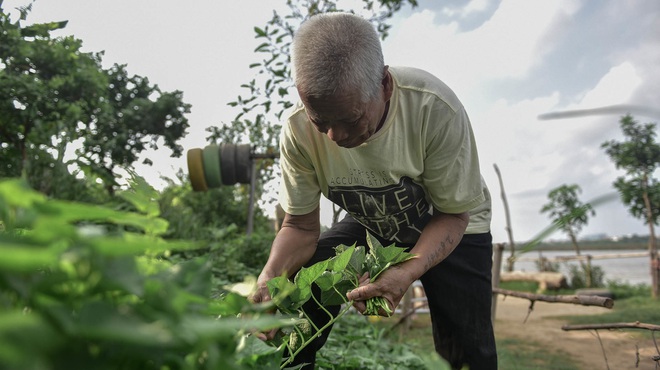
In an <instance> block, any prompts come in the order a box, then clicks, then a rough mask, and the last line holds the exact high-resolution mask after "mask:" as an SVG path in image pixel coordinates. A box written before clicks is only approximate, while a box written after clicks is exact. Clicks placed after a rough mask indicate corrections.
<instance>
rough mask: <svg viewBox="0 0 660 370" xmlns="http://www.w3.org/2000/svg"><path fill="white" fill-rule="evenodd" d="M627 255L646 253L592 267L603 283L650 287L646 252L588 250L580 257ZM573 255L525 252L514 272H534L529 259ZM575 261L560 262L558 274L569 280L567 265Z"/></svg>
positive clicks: (602, 261) (595, 262) (599, 262)
mask: <svg viewBox="0 0 660 370" xmlns="http://www.w3.org/2000/svg"><path fill="white" fill-rule="evenodd" d="M629 253H647V254H646V255H645V256H643V257H628V258H615V259H592V260H591V264H592V266H600V268H601V269H603V272H604V274H605V276H604V281H605V282H606V283H607V282H608V281H610V280H612V281H616V282H619V283H628V284H631V285H637V284H646V285H651V272H650V267H649V257H648V251H647V250H588V251H583V252H582V255H591V256H603V255H608V254H629ZM574 255H575V253H571V251H543V252H536V251H532V252H527V253H525V254H523V255H521V256H520V257H521V260H519V261H516V262H515V264H514V269H515V270H516V271H526V272H536V271H538V268H537V267H536V263H535V262H534V261H529V259H536V258H539V256H543V257H545V258H548V259H550V260H552V259H553V258H555V257H568V256H574ZM507 257H508V251H506V250H505V251H504V254H503V255H502V258H503V259H504V262H503V263H502V268H503V269H505V268H506V262H505V261H506V259H507ZM578 263H579V262H578V261H577V260H572V261H568V262H560V272H562V273H564V274H565V275H566V277H567V278H569V279H570V274H569V269H568V266H567V264H573V265H577V264H578Z"/></svg>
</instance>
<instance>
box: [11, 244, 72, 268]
mask: <svg viewBox="0 0 660 370" xmlns="http://www.w3.org/2000/svg"><path fill="white" fill-rule="evenodd" d="M59 253H60V250H59V248H34V247H28V246H26V245H20V244H8V243H2V244H0V254H1V255H2V258H0V271H12V272H33V271H35V270H36V269H38V268H43V267H47V266H53V265H55V264H57V262H58V261H59Z"/></svg>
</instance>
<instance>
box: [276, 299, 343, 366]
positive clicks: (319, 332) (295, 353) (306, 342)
mask: <svg viewBox="0 0 660 370" xmlns="http://www.w3.org/2000/svg"><path fill="white" fill-rule="evenodd" d="M312 297H314V296H313V295H312ZM314 301H316V303H319V302H318V300H317V299H316V298H314ZM352 305H353V301H348V302H346V307H344V309H342V310H341V311H339V313H338V314H337V316H334V317H333V316H332V314H330V312H328V311H327V310H326V309H325V308H323V306H321V305H320V304H319V306H320V307H322V308H323V310H324V311H325V312H326V313H327V314H328V315H330V317H332V318H331V319H330V321H328V323H327V324H325V325H323V327H322V328H321V329H320V330H317V331H316V333H314V335H312V336H311V337H310V338H309V339H307V340H306V341H305V342H304V343H303V344H302V345H301V346H300V347H298V349H297V350H296V351H295V352H294V353H293V354H292V355H291V356H290V357H289V358H288V359H287V360H286V361H285V362H284V363H282V365H281V366H280V369H284V367H285V366H286V365H288V364H290V363H291V362H292V361H293V359H294V358H295V357H296V355H298V354H299V353H300V351H302V350H303V348H305V347H307V346H308V345H309V344H310V343H312V341H313V340H314V339H315V338H316V337H318V336H319V335H321V332H322V331H324V330H325V329H327V328H329V327H330V326H332V325H333V324H334V323H335V322H336V321H337V320H339V319H340V318H341V317H342V316H344V315H345V314H346V312H348V311H349V310H350V309H351V306H352ZM308 320H309V319H308ZM310 323H311V321H310ZM312 325H314V324H313V323H312ZM314 328H316V326H314Z"/></svg>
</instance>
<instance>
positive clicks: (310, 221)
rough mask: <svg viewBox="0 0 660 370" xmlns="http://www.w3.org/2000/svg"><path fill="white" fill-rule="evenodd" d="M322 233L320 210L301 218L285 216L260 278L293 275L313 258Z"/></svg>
mask: <svg viewBox="0 0 660 370" xmlns="http://www.w3.org/2000/svg"><path fill="white" fill-rule="evenodd" d="M320 232H321V225H320V220H319V209H318V208H316V209H315V210H314V211H312V212H310V213H308V214H306V215H300V216H292V215H289V214H287V215H285V217H284V222H283V223H282V228H281V229H280V231H279V232H278V233H277V235H276V236H275V240H274V241H273V245H272V247H271V250H270V256H269V257H268V262H266V266H264V268H263V270H262V272H261V275H260V278H274V277H276V276H280V275H282V274H284V273H286V274H287V275H291V274H293V273H295V272H296V271H298V270H299V269H300V268H301V267H302V266H303V265H304V264H305V263H306V262H307V261H309V260H310V258H312V256H313V255H314V252H315V251H316V243H317V242H318V238H319V235H320Z"/></svg>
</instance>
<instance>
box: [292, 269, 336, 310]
mask: <svg viewBox="0 0 660 370" xmlns="http://www.w3.org/2000/svg"><path fill="white" fill-rule="evenodd" d="M328 263H329V262H328V261H321V262H317V263H315V264H313V265H312V266H309V267H303V268H301V269H300V271H298V273H297V274H296V277H295V278H294V280H293V282H294V283H295V284H296V287H297V288H298V292H299V298H298V299H299V300H301V301H303V302H302V303H300V304H301V305H302V304H303V303H305V302H307V300H308V299H309V298H311V297H312V283H314V282H315V281H316V279H318V278H319V276H321V275H322V274H323V272H324V271H325V270H326V268H327V267H328Z"/></svg>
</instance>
